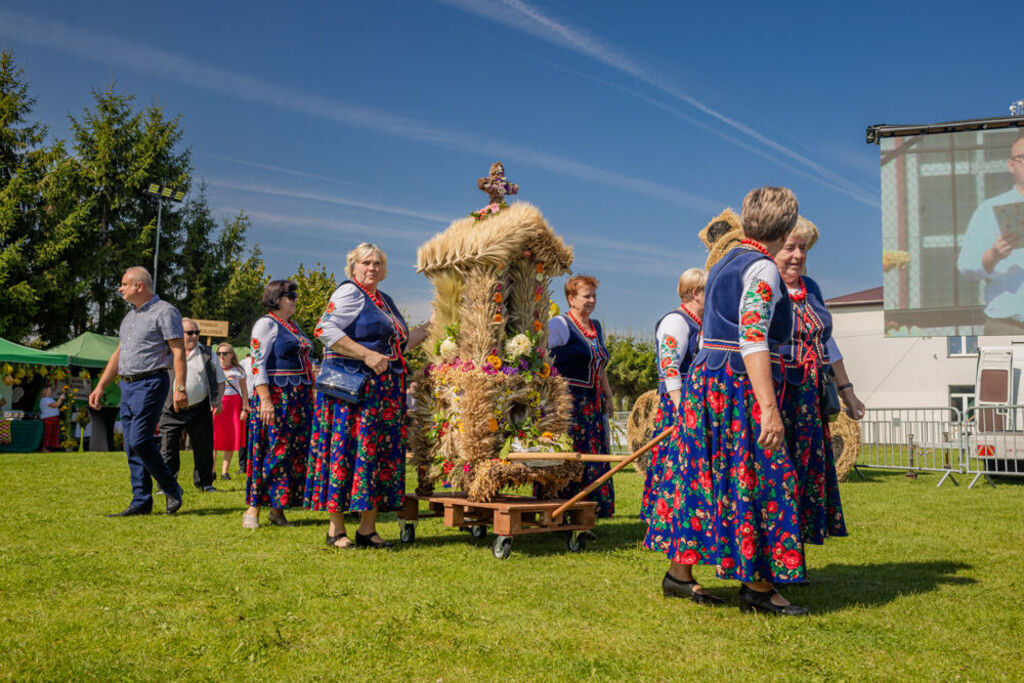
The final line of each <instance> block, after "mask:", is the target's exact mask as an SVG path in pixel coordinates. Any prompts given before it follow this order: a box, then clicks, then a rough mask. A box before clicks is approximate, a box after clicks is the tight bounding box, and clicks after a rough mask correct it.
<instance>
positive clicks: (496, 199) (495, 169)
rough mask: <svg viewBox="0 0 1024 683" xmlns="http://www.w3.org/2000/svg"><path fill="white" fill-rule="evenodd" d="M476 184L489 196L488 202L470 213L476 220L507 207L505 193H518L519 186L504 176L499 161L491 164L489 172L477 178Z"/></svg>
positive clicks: (503, 170) (502, 167) (503, 169)
mask: <svg viewBox="0 0 1024 683" xmlns="http://www.w3.org/2000/svg"><path fill="white" fill-rule="evenodd" d="M476 186H477V187H478V188H479V189H480V190H482V191H483V192H486V193H487V196H488V197H490V198H491V203H490V204H488V205H487V206H485V207H484V208H482V209H480V210H479V211H474V212H473V213H471V214H470V215H471V216H472V217H473V218H475V219H477V220H478V221H479V220H483V219H484V218H486V217H487V216H493V215H494V214H496V213H498V212H499V211H501V210H502V209H505V208H508V204H506V203H505V195H510V194H518V193H519V186H518V185H516V184H515V183H510V182H509V181H508V179H507V178H506V177H505V165H504V164H503V163H501V162H500V161H495V162H494V163H493V164H491V172H490V173H489V174H488V175H487V177H486V178H477V180H476Z"/></svg>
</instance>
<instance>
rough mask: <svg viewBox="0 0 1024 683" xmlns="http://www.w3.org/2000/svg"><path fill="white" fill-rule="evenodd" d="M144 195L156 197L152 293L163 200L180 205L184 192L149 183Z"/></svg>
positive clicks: (158, 251)
mask: <svg viewBox="0 0 1024 683" xmlns="http://www.w3.org/2000/svg"><path fill="white" fill-rule="evenodd" d="M146 194H151V195H153V196H154V197H156V247H155V248H154V249H153V291H156V275H157V264H158V259H159V258H160V219H161V218H162V217H163V209H164V200H165V199H169V200H170V201H172V202H179V203H180V202H181V201H182V200H184V199H185V191H184V190H176V189H174V188H173V187H171V186H170V185H161V184H159V183H150V184H149V187H147V188H146Z"/></svg>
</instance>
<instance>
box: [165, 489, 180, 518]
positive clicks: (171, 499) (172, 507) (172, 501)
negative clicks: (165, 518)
mask: <svg viewBox="0 0 1024 683" xmlns="http://www.w3.org/2000/svg"><path fill="white" fill-rule="evenodd" d="M181 494H182V491H181V490H180V489H179V490H178V495H176V496H172V495H171V494H169V493H168V494H167V514H169V515H173V514H174V513H175V512H177V511H178V510H180V509H181Z"/></svg>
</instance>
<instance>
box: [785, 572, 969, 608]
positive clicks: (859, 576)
mask: <svg viewBox="0 0 1024 683" xmlns="http://www.w3.org/2000/svg"><path fill="white" fill-rule="evenodd" d="M971 568H972V566H971V565H969V564H966V563H964V562H950V561H930V562H884V563H880V564H830V565H826V566H825V567H823V568H821V569H814V570H812V571H811V572H810V573H809V577H808V578H809V580H810V582H811V584H810V585H809V586H807V587H806V588H791V587H782V590H783V591H784V593H785V595H786V597H788V598H789V599H790V600H792V601H793V602H795V603H796V604H798V605H805V606H807V607H810V608H811V611H812V612H813V613H814V614H822V613H826V612H838V611H840V610H844V609H847V608H849V607H853V606H879V605H884V604H886V603H889V602H892V601H893V600H895V599H896V598H898V597H900V596H903V595H914V594H920V593H928V592H931V591H934V590H937V589H938V587H939V586H944V585H952V586H965V585H970V584H973V583H976V580H975V579H973V578H970V577H966V576H957V574H958V573H959V572H962V571H964V570H968V569H971Z"/></svg>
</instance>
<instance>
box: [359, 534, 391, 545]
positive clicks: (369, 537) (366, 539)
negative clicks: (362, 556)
mask: <svg viewBox="0 0 1024 683" xmlns="http://www.w3.org/2000/svg"><path fill="white" fill-rule="evenodd" d="M375 534H377V532H376V531H374V532H373V533H371V534H366V535H365V536H364V535H363V534H361V533H359V532H358V531H357V532H356V547H358V548H376V549H378V550H381V549H384V548H390V547H391V544H390V543H388V542H387V541H384V540H381V542H380V543H376V542H374V540H373V537H374V535H375Z"/></svg>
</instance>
